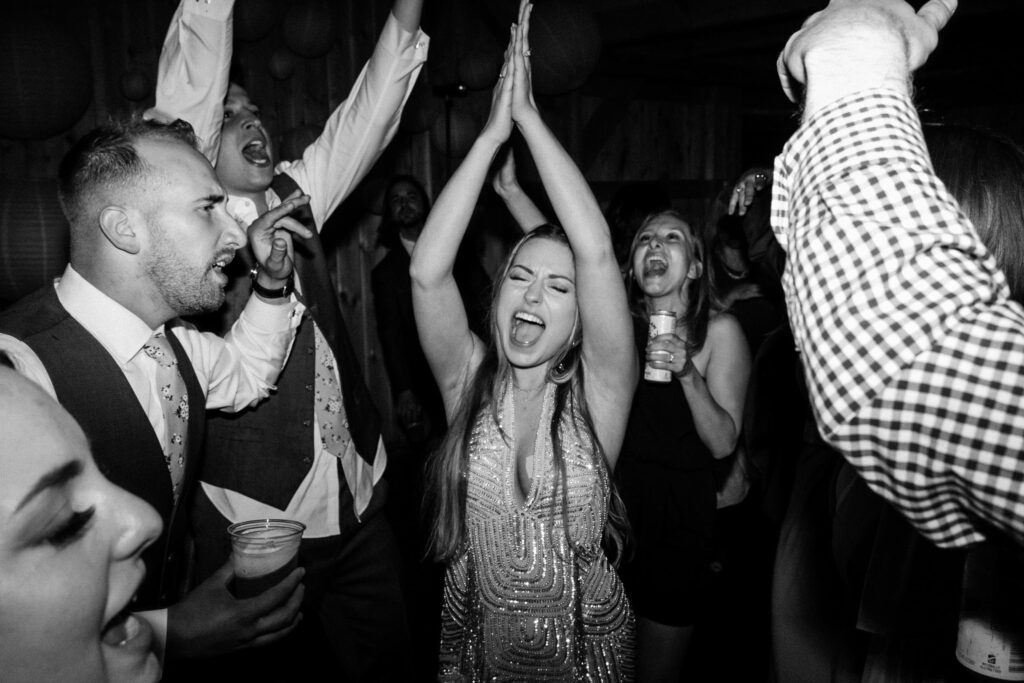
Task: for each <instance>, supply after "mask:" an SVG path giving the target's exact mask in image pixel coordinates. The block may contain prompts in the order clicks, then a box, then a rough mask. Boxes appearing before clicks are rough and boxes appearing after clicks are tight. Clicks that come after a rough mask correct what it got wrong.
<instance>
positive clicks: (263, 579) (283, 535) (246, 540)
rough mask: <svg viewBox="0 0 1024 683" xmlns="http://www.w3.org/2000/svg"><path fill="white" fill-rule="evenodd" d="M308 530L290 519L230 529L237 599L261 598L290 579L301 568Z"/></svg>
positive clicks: (246, 523) (244, 523) (262, 521)
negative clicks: (300, 554)
mask: <svg viewBox="0 0 1024 683" xmlns="http://www.w3.org/2000/svg"><path fill="white" fill-rule="evenodd" d="M305 529H306V525H305V524H303V523H302V522H296V521H293V520H290V519H254V520H250V521H247V522H238V523H236V524H232V525H231V526H229V527H228V536H230V537H231V563H232V565H233V567H234V570H235V581H234V588H233V590H234V593H235V595H236V596H237V597H239V598H250V597H252V596H254V595H259V594H260V593H262V592H263V591H265V590H267V589H268V588H270V587H271V586H274V585H275V584H277V583H278V582H280V581H281V580H282V579H284V577H286V576H288V575H289V574H290V573H291V572H292V570H293V569H295V567H296V566H297V565H298V558H299V544H300V543H301V541H302V532H303V531H305Z"/></svg>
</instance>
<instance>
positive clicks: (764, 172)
mask: <svg viewBox="0 0 1024 683" xmlns="http://www.w3.org/2000/svg"><path fill="white" fill-rule="evenodd" d="M771 182H772V171H771V169H768V168H752V169H750V170H749V171H747V172H746V173H744V174H743V175H742V176H740V179H739V180H738V181H737V182H736V187H734V188H733V191H732V196H731V197H729V213H730V214H739V215H740V216H745V215H746V214H747V208H748V207H749V206H750V205H751V204H752V203H753V202H754V197H755V196H756V195H757V193H758V192H761V191H762V190H764V189H765V188H767V187H768V186H769V185H771Z"/></svg>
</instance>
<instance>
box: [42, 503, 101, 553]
mask: <svg viewBox="0 0 1024 683" xmlns="http://www.w3.org/2000/svg"><path fill="white" fill-rule="evenodd" d="M95 514H96V508H95V506H93V507H90V508H89V509H87V510H82V511H77V512H73V513H72V514H71V516H70V517H68V519H67V521H66V522H65V523H64V524H62V525H61V526H60V527H59V528H58V529H57V530H56V531H54V532H53V533H52V534H50V535H49V536H48V537H47V538H46V542H47V543H49V544H50V545H52V546H55V547H57V548H62V547H64V546H66V545H68V544H69V543H71V542H72V541H75V540H76V539H78V538H79V537H80V536H81V535H82V534H83V533H84V532H85V529H86V527H87V526H88V525H89V522H91V521H92V518H93V516H94V515H95Z"/></svg>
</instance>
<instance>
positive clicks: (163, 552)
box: [0, 120, 309, 659]
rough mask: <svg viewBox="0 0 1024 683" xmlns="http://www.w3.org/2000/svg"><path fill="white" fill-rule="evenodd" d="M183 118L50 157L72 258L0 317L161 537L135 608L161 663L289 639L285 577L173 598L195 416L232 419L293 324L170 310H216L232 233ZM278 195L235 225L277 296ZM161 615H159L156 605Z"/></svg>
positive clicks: (277, 318)
mask: <svg viewBox="0 0 1024 683" xmlns="http://www.w3.org/2000/svg"><path fill="white" fill-rule="evenodd" d="M195 144H196V142H195V137H194V135H193V134H192V131H191V128H190V127H189V126H188V124H184V123H182V122H177V123H176V124H172V125H169V126H165V125H160V124H155V123H152V122H143V121H139V120H131V121H126V122H120V123H114V124H110V125H107V126H104V127H100V128H97V129H96V130H94V131H92V132H90V133H88V134H87V135H85V136H84V137H83V138H82V139H81V140H79V141H78V142H77V143H76V144H75V145H74V146H73V147H72V148H71V149H70V151H69V152H68V153H67V154H66V155H65V157H64V159H63V160H62V162H61V164H60V170H59V188H60V200H61V204H62V207H63V209H64V213H65V215H66V216H67V219H68V222H69V223H70V225H71V262H70V264H69V265H68V267H67V269H66V270H65V271H64V274H63V275H62V276H61V278H60V279H59V280H57V281H56V282H55V283H54V284H53V285H48V286H46V287H44V288H42V289H41V290H39V291H37V292H35V293H33V294H30V295H29V296H28V297H26V298H25V299H23V300H21V301H20V302H18V303H16V304H15V305H14V306H12V307H11V308H9V309H7V310H6V311H4V312H3V314H2V315H0V333H2V334H0V347H2V348H4V349H6V350H7V351H8V353H9V354H11V355H12V356H14V357H15V358H16V360H17V364H18V366H19V367H21V368H22V369H23V370H24V371H25V372H26V374H27V375H28V376H29V377H30V378H32V379H34V380H35V381H37V382H38V383H39V384H40V385H42V386H44V387H45V388H48V389H50V390H51V392H52V393H53V394H54V395H55V397H56V398H57V399H58V401H59V402H60V403H61V404H62V405H63V406H64V407H65V408H66V409H67V410H68V411H69V412H70V413H71V414H72V415H73V416H74V417H75V418H76V419H77V420H78V422H79V423H80V424H81V426H82V428H83V430H84V431H85V433H86V435H87V436H88V438H89V441H90V443H91V445H92V448H93V452H94V455H95V459H96V462H97V464H98V465H99V467H100V470H101V471H102V472H103V474H105V475H106V476H107V477H108V478H109V479H110V480H111V481H113V482H114V483H115V484H117V485H119V486H121V487H123V488H125V489H127V490H128V491H130V492H131V493H134V494H135V495H137V496H139V497H140V498H142V499H144V500H146V501H147V502H148V503H149V504H151V505H152V506H153V507H155V508H156V509H157V511H158V512H159V513H160V516H161V518H162V520H163V528H164V530H163V533H162V534H161V536H160V538H159V539H158V540H157V542H156V543H154V544H153V545H152V546H150V548H149V549H147V550H146V552H145V553H144V555H143V558H144V560H145V562H146V566H147V576H146V581H145V583H144V584H143V585H142V586H141V588H140V590H139V594H138V601H137V603H136V604H135V607H136V608H139V609H150V610H153V609H155V610H160V611H157V612H153V613H151V614H150V619H151V620H152V622H153V625H154V627H155V630H156V631H157V634H158V642H161V643H162V641H163V636H164V635H165V634H166V639H167V642H166V657H167V658H169V659H174V658H176V657H189V656H204V655H208V654H213V653H216V652H223V651H229V650H233V649H236V648H239V647H242V646H245V645H251V644H259V643H262V642H265V641H268V640H273V639H275V638H278V637H280V636H282V635H284V634H286V633H288V632H289V631H290V630H291V628H292V627H293V625H294V623H295V621H296V620H297V611H298V607H299V605H300V603H301V599H302V593H303V589H302V588H301V586H300V585H299V582H300V579H301V577H302V571H301V570H298V571H296V572H294V573H293V574H292V575H290V576H289V577H288V578H286V579H285V580H284V581H283V582H282V583H281V584H279V585H278V586H276V587H275V588H273V589H271V590H269V591H267V592H266V593H264V594H262V595H260V596H257V597H255V598H252V599H249V600H236V599H235V598H234V596H233V595H231V593H230V592H229V591H228V588H227V584H228V583H229V581H230V578H231V576H232V572H231V567H230V564H225V565H224V566H222V567H221V568H220V569H218V571H217V572H216V573H215V574H214V575H213V576H212V577H211V578H210V579H209V580H208V581H206V582H204V583H203V584H202V585H200V586H198V587H197V588H196V589H195V590H193V591H192V592H190V593H188V594H187V595H185V596H184V598H183V599H180V598H182V593H183V590H184V587H185V583H186V581H187V579H188V576H187V568H188V567H187V549H188V544H187V533H188V526H189V521H190V520H189V516H188V512H187V511H188V508H189V504H190V502H191V500H192V494H193V493H194V491H195V488H196V482H197V474H198V471H199V468H200V465H201V462H200V461H201V459H202V458H201V454H202V445H203V432H204V429H205V419H204V415H205V409H206V408H214V409H222V410H229V411H234V410H241V409H242V408H245V407H246V406H248V405H249V404H252V403H256V402H258V401H260V400H262V399H263V398H265V397H266V396H267V395H268V394H269V392H270V390H271V389H272V388H273V382H274V381H276V378H277V375H278V373H279V372H280V368H281V366H282V365H283V363H284V360H285V358H286V356H287V350H288V347H289V344H290V343H291V341H292V339H293V336H294V330H293V327H294V325H293V321H292V318H293V317H294V316H293V313H294V309H295V306H296V302H295V301H294V299H293V298H292V297H279V298H265V297H259V296H254V297H253V299H252V300H251V301H250V302H249V304H248V305H247V307H246V310H245V312H244V314H243V316H242V318H241V319H240V320H239V322H238V324H237V325H236V326H235V327H234V328H233V330H232V332H231V333H229V335H228V336H227V337H226V338H225V339H221V338H220V337H217V336H215V335H212V334H203V333H200V332H198V331H196V330H195V329H194V328H192V327H190V326H188V325H185V324H183V323H182V322H181V321H180V320H179V319H178V317H179V316H182V315H188V314H194V313H199V312H203V311H207V310H210V309H215V308H216V307H218V306H220V304H221V303H222V302H223V300H224V286H225V283H226V281H227V279H226V278H225V276H224V274H223V272H222V271H223V270H224V267H225V266H226V265H227V264H228V263H230V262H231V260H232V259H233V258H234V255H235V252H236V250H238V249H240V248H241V247H244V246H245V244H246V241H247V238H246V233H245V232H243V231H242V230H241V229H240V228H239V227H238V225H237V224H236V223H235V222H234V221H233V220H232V219H231V217H230V216H229V215H228V214H227V211H226V210H225V193H224V190H223V188H222V187H221V185H220V183H219V182H218V180H217V177H216V175H215V174H214V172H213V168H212V167H211V166H210V164H209V162H208V161H207V160H206V159H205V158H203V156H202V155H201V154H200V153H199V152H198V151H197V150H196V146H195ZM307 201H308V199H307V198H298V197H293V198H291V200H290V201H288V202H285V203H284V204H283V205H282V206H281V207H279V208H278V209H277V210H275V211H270V212H266V213H265V214H264V215H263V216H261V217H260V219H259V220H257V221H256V222H255V223H254V224H253V226H252V227H251V228H250V230H249V239H248V241H249V242H250V244H251V246H252V251H253V253H254V254H255V257H256V260H257V261H258V262H259V263H260V269H261V270H260V282H259V284H260V285H262V287H263V288H264V289H265V290H266V291H272V290H275V289H287V286H288V285H287V283H288V282H290V280H291V277H292V275H291V271H292V244H291V235H290V233H289V231H290V230H291V231H295V232H297V233H298V234H300V235H308V234H309V232H308V231H307V230H306V229H305V228H303V227H302V226H301V225H299V224H298V223H296V222H294V221H292V220H291V219H286V218H284V217H285V216H286V215H287V214H288V213H290V212H291V211H292V210H293V209H295V208H297V207H298V206H300V205H302V204H305V203H306V202H307ZM168 607H169V609H168V610H167V611H166V612H163V611H162V610H163V608H168Z"/></svg>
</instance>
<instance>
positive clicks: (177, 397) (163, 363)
mask: <svg viewBox="0 0 1024 683" xmlns="http://www.w3.org/2000/svg"><path fill="white" fill-rule="evenodd" d="M142 350H143V351H145V353H146V355H147V356H149V357H150V358H152V359H153V360H154V361H155V362H156V365H157V370H156V387H157V393H158V394H159V396H160V406H161V408H162V409H163V413H164V422H165V429H166V437H167V438H166V443H167V448H166V449H165V450H164V460H166V461H167V470H168V471H169V472H170V473H171V484H172V485H173V487H174V501H175V502H177V501H178V496H180V495H181V480H182V478H183V476H184V473H185V435H186V434H187V425H188V392H187V391H186V389H185V382H184V381H183V380H182V379H181V373H179V372H178V361H177V359H176V358H175V357H174V351H173V350H172V349H171V345H170V343H169V342H168V341H167V338H166V337H165V336H164V333H163V332H155V333H154V334H153V336H152V337H150V338H149V341H148V342H146V344H145V345H144V346H143V347H142Z"/></svg>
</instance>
